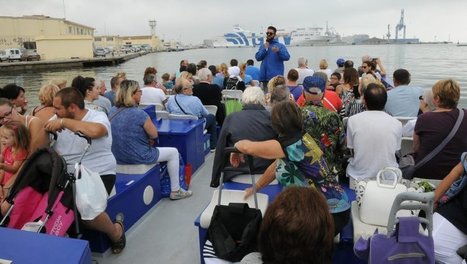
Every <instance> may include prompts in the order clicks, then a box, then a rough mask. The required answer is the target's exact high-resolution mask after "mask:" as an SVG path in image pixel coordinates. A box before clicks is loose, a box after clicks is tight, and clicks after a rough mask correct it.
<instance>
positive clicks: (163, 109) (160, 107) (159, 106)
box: [154, 103, 165, 111]
mask: <svg viewBox="0 0 467 264" xmlns="http://www.w3.org/2000/svg"><path fill="white" fill-rule="evenodd" d="M154 105H156V111H165V106H164V105H163V104H159V103H155V104H154Z"/></svg>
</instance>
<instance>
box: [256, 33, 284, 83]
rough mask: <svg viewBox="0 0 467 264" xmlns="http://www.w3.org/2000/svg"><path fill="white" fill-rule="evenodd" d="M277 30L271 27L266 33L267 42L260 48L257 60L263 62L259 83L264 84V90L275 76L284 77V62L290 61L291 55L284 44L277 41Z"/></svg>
mask: <svg viewBox="0 0 467 264" xmlns="http://www.w3.org/2000/svg"><path fill="white" fill-rule="evenodd" d="M276 31H277V30H276V28H275V27H273V26H269V27H268V30H267V32H266V42H264V45H261V46H260V47H259V50H258V52H256V55H255V58H256V60H257V61H262V62H261V67H260V75H259V81H261V82H262V83H263V88H264V87H266V84H267V82H268V81H269V80H270V79H271V78H272V77H274V76H277V75H284V61H288V60H289V59H290V54H289V52H288V51H287V48H286V47H285V45H284V44H282V43H279V41H277V40H276V39H275V37H276Z"/></svg>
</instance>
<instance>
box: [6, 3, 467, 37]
mask: <svg viewBox="0 0 467 264" xmlns="http://www.w3.org/2000/svg"><path fill="white" fill-rule="evenodd" d="M0 6H1V8H0V16H23V15H46V16H50V17H55V18H63V17H66V19H67V20H70V21H73V22H76V23H80V24H83V25H87V26H91V27H93V28H95V29H96V31H95V34H94V35H107V34H110V35H121V36H127V35H149V34H150V28H149V20H153V19H154V20H156V21H157V26H156V35H158V36H159V37H160V38H162V39H165V40H176V41H181V42H182V43H184V44H200V43H202V41H203V40H204V39H209V38H213V37H216V36H222V35H223V34H224V33H227V32H229V31H231V30H232V26H233V25H234V24H240V25H241V26H242V27H243V28H244V29H248V30H251V31H252V32H260V31H261V30H265V28H266V27H267V26H269V25H274V26H276V27H277V28H293V27H306V26H322V27H325V26H326V22H328V25H329V27H333V28H334V29H335V30H336V31H337V32H338V33H339V34H341V36H349V35H353V34H368V35H370V37H378V38H383V36H385V35H386V34H387V30H388V28H387V27H388V24H389V25H390V30H391V35H392V37H394V34H395V26H396V25H397V23H399V20H400V15H401V9H404V10H405V25H406V36H407V38H414V37H416V38H419V39H420V40H421V41H447V40H450V41H453V42H458V41H459V42H467V16H466V15H465V12H466V11H467V1H465V0H445V1H439V0H373V1H368V0H327V1H322V0H321V1H316V0H289V1H276V0H269V1H266V0H236V1H226V0H165V1H162V0H37V1H33V0H0ZM0 30H1V29H0Z"/></svg>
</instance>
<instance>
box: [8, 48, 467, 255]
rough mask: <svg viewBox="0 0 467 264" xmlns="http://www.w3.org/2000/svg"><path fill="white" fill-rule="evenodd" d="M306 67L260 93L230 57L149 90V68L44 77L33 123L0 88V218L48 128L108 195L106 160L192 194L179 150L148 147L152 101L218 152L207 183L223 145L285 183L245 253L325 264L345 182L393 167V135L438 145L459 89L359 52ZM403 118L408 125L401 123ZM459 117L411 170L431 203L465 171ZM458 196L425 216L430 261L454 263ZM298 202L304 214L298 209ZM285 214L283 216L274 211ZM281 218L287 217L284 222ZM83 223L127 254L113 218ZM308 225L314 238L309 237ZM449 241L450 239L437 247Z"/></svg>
mask: <svg viewBox="0 0 467 264" xmlns="http://www.w3.org/2000/svg"><path fill="white" fill-rule="evenodd" d="M307 64H308V61H307V60H306V59H305V58H303V57H300V58H299V59H298V67H297V68H295V69H290V70H289V71H288V74H287V76H286V77H284V76H281V75H278V76H274V77H273V78H271V79H270V80H269V82H268V83H267V87H266V86H265V87H259V80H258V79H259V76H258V75H259V69H258V68H256V67H255V66H254V65H253V60H248V61H247V62H245V63H241V64H240V66H239V63H238V61H237V60H236V59H232V60H231V61H230V67H228V66H227V64H225V63H222V64H220V65H219V66H215V65H210V66H209V67H208V65H207V63H206V61H200V62H199V63H198V65H196V64H194V63H188V61H187V60H182V61H181V62H180V69H179V71H178V72H176V73H175V74H168V73H165V74H163V76H162V77H163V78H162V82H158V81H157V70H156V69H155V68H154V67H148V68H146V69H145V71H144V74H143V78H142V81H143V82H142V83H143V86H140V85H139V83H138V82H137V81H135V80H127V79H126V75H125V74H124V73H118V74H117V75H116V76H115V77H113V78H111V80H110V87H111V89H110V90H109V91H106V88H105V83H104V82H103V81H101V80H99V79H95V78H93V77H82V76H77V77H75V78H74V79H73V81H72V84H71V87H66V84H65V85H63V82H58V80H52V81H51V82H50V83H48V84H46V85H44V86H43V87H42V88H41V89H40V91H39V101H40V105H39V106H37V107H35V108H34V109H33V110H32V111H31V115H29V114H26V112H27V103H28V101H27V100H26V97H25V90H24V88H22V87H20V86H18V85H16V84H8V85H6V86H5V87H3V89H1V90H0V97H1V98H0V121H1V124H2V126H1V128H0V136H1V138H2V150H1V153H2V155H1V163H0V184H1V188H0V198H1V200H2V201H3V203H2V208H1V209H2V214H4V213H5V212H6V210H7V209H8V204H7V202H5V201H4V198H5V196H6V195H7V193H8V191H9V188H11V185H12V184H13V183H14V181H15V177H16V174H17V172H18V171H19V170H20V168H21V165H22V163H23V162H24V161H25V160H26V159H27V157H28V156H29V155H31V154H32V153H33V152H35V151H36V150H37V149H38V148H41V147H44V146H47V145H48V144H49V137H48V135H47V132H57V134H58V138H57V140H56V141H57V142H56V144H55V145H54V148H55V150H56V151H57V152H58V153H59V154H60V155H62V156H63V157H64V158H65V160H66V161H67V163H68V164H74V162H75V161H76V160H77V159H78V158H79V154H80V153H81V152H82V150H83V148H84V144H85V141H84V140H83V139H81V138H79V137H77V136H76V135H75V134H74V132H77V131H79V132H81V133H83V134H84V135H86V136H88V137H90V138H92V139H93V144H92V145H91V147H90V150H89V151H88V153H87V154H86V155H85V157H84V159H83V164H84V165H86V166H87V167H89V168H90V169H91V170H93V171H94V172H97V173H99V175H100V176H101V179H102V181H103V182H104V185H105V187H106V189H107V192H108V193H110V191H111V190H112V188H113V186H114V184H115V178H116V166H117V164H154V163H157V162H167V167H168V174H169V177H170V184H171V193H170V199H172V200H178V199H183V198H187V197H190V196H191V195H192V192H191V191H189V190H184V189H182V188H181V187H180V184H179V180H178V179H179V175H178V173H179V170H180V168H179V156H180V154H179V152H178V150H177V149H176V148H173V147H158V146H157V145H156V144H155V140H156V139H157V137H158V131H157V127H156V125H155V124H154V123H153V120H152V119H151V118H150V116H149V115H148V114H147V113H146V112H145V111H144V110H143V109H141V108H139V107H138V106H139V105H140V104H141V105H153V104H158V105H162V107H163V108H164V110H167V111H168V112H169V113H170V114H176V115H191V116H194V117H195V118H198V119H201V120H204V127H205V129H206V130H207V132H208V133H209V134H210V139H209V143H210V148H211V150H212V152H214V151H215V154H214V155H215V156H214V163H213V168H212V175H211V182H210V186H211V187H217V186H219V184H221V183H220V182H219V181H220V174H221V173H222V169H223V166H224V165H225V164H227V163H229V162H230V163H231V164H232V165H234V166H245V164H244V158H243V156H242V154H233V155H231V156H230V159H228V158H226V157H225V152H224V149H225V148H226V147H232V146H235V147H236V148H237V149H238V150H239V151H240V152H241V153H244V154H248V155H252V156H254V171H253V173H255V174H262V176H261V177H260V179H259V180H258V181H257V182H256V189H257V190H260V189H261V188H263V187H265V186H266V185H268V184H269V183H271V182H272V181H273V180H274V179H276V180H277V181H278V182H279V184H280V185H282V186H284V187H290V188H285V190H284V191H283V192H282V193H281V194H280V195H279V196H278V197H277V199H276V200H275V201H274V202H273V203H272V204H271V205H270V207H269V208H268V210H267V213H266V215H265V216H264V221H263V224H262V227H261V231H260V236H259V251H260V252H259V253H258V254H259V255H256V256H255V255H251V256H249V258H262V261H263V262H265V263H285V262H281V260H285V259H288V263H294V261H291V259H289V258H292V257H293V258H296V259H297V261H298V260H300V259H302V258H305V259H306V258H308V257H309V258H317V257H318V256H319V258H321V259H323V262H329V260H330V257H331V255H332V238H333V237H334V236H335V235H337V234H339V232H340V231H341V230H342V228H343V227H344V226H345V225H346V224H347V223H348V221H349V218H350V203H351V201H350V200H349V198H348V197H347V194H346V192H345V191H344V187H343V186H344V185H347V184H349V187H350V189H353V188H354V186H355V184H357V183H358V182H359V181H368V180H371V179H374V178H375V177H376V174H377V173H378V171H379V170H380V169H383V168H385V167H398V159H399V158H400V151H401V141H402V138H403V136H405V137H407V138H410V139H411V140H413V149H412V151H411V152H412V154H413V156H414V159H415V163H417V162H419V161H421V160H422V159H423V158H424V157H426V156H427V155H429V154H430V152H432V151H433V149H435V148H436V147H437V146H438V145H439V144H440V143H441V142H442V141H443V139H444V138H446V137H447V135H448V134H449V133H450V132H451V130H452V128H453V127H454V124H455V123H456V120H457V117H458V116H459V114H460V112H461V111H465V110H463V109H459V108H458V102H459V98H460V87H459V84H458V83H457V82H456V81H455V80H452V79H447V80H440V81H438V82H436V83H435V84H434V85H433V87H432V89H430V90H427V91H423V90H422V89H421V88H420V87H417V86H412V85H410V82H411V76H410V73H409V71H407V70H406V69H397V70H396V71H394V73H393V76H392V78H393V85H392V84H391V82H390V81H389V78H388V76H387V74H386V71H385V69H384V67H383V66H382V63H381V61H380V59H373V60H372V59H371V58H370V57H369V56H364V57H363V58H362V66H361V67H359V68H358V69H356V68H354V63H353V62H352V61H350V60H347V61H345V60H344V59H342V58H339V60H338V61H337V62H336V64H337V66H338V67H337V69H336V71H335V72H333V71H331V70H330V68H329V65H328V63H327V62H326V60H321V61H320V64H319V69H316V71H313V70H312V69H310V68H308V65H307ZM58 83H60V85H61V86H58V85H57V84H58ZM263 89H264V90H263ZM223 90H240V91H242V96H241V100H240V101H241V104H242V110H241V111H237V112H233V113H228V112H227V110H226V105H225V104H224V101H225V98H223V95H222V91H223ZM263 91H266V92H263ZM207 105H215V106H216V108H217V111H216V112H215V113H210V112H209V111H208V110H207V108H206V106H207ZM401 118H411V119H413V120H411V121H409V122H408V123H407V125H406V126H404V127H403V125H402V123H401V122H400V119H401ZM465 119H467V116H465V117H464V118H463V120H462V123H461V125H460V127H459V129H458V131H457V133H456V134H455V135H454V137H453V138H452V140H450V141H449V142H448V143H447V144H446V146H445V147H444V148H443V149H442V150H441V151H440V152H439V153H438V154H437V155H436V156H435V157H434V158H432V160H431V162H428V163H426V164H425V165H423V166H421V167H420V168H418V169H417V171H416V172H415V177H417V178H421V179H430V180H437V183H439V187H438V188H437V189H436V196H435V199H436V201H438V200H439V199H441V197H442V196H443V194H444V192H445V191H446V190H447V189H449V187H450V185H451V184H452V183H453V182H454V181H455V180H456V179H458V178H459V177H460V176H461V175H462V174H465V169H466V168H465V167H466V163H465V154H464V156H463V157H464V160H461V162H460V163H459V157H461V154H462V153H464V152H466V150H467V138H466V137H464V136H463V135H465V134H466V133H467V121H466V120H465ZM218 127H220V132H219V134H218ZM406 131H408V132H406ZM72 170H73V168H69V171H72ZM224 176H225V177H224V181H230V180H231V179H232V178H234V177H235V176H236V174H235V173H233V172H228V173H226V174H225V175H224ZM347 181H349V182H347ZM294 186H297V187H302V188H297V187H294ZM310 190H313V191H310ZM465 193H466V191H465V188H464V189H463V190H462V191H461V193H460V194H459V195H458V196H456V198H455V199H453V200H450V201H449V202H447V203H446V205H443V206H440V207H439V209H438V210H437V211H436V213H435V218H434V225H435V228H438V231H436V232H434V236H435V238H438V237H441V238H443V239H440V240H436V239H435V246H436V247H435V250H436V256H437V259H438V260H439V261H440V262H446V263H458V261H459V259H458V258H456V257H452V255H453V254H454V255H455V251H456V250H457V248H458V247H460V246H463V245H465V244H467V235H466V234H467V233H466V232H467V222H466V220H465V219H467V210H466V209H465V208H466V207H467V200H466V199H465V197H466V196H465ZM251 194H252V189H251V188H248V189H246V190H245V197H248V196H250V195H251ZM300 198H303V200H301V199H300ZM307 199H308V200H309V201H310V202H309V203H308V204H307V203H305V201H308V200H307ZM323 204H327V207H326V205H324V206H323ZM298 205H300V206H301V207H300V208H299V207H295V206H298ZM323 208H326V210H322V209H323ZM283 211H287V212H290V214H282V212H283ZM315 213H316V214H319V215H320V216H321V218H320V219H319V221H318V220H317V221H311V220H310V219H309V218H313V216H310V215H314V214H315ZM292 214H293V215H295V214H296V215H297V217H291V215H292ZM309 216H310V217H309ZM331 219H332V220H331ZM276 221H279V222H276ZM294 221H296V222H297V225H308V224H310V228H307V229H305V230H302V229H299V230H293V229H287V230H283V229H284V225H286V224H279V223H287V224H289V223H291V222H294ZM308 221H310V222H308ZM83 222H84V224H85V225H86V226H88V227H89V228H91V229H96V230H99V231H102V232H104V233H105V234H106V235H107V236H108V237H109V239H110V240H111V241H112V252H113V253H116V254H118V253H120V252H121V251H122V250H123V248H124V247H125V243H126V238H125V230H124V225H123V222H121V221H117V222H115V223H113V222H112V220H111V219H110V217H109V216H108V215H107V214H106V213H105V212H103V213H101V214H100V215H99V216H97V217H96V218H95V219H93V220H86V221H83ZM317 229H320V230H322V232H321V233H319V234H314V235H312V234H313V233H314V232H315V231H316V230H317ZM446 230H449V231H446ZM442 231H446V232H448V233H449V234H451V235H449V236H448V235H446V234H448V233H444V232H442ZM297 232H298V233H301V232H309V233H310V234H309V236H310V237H309V239H308V238H307V239H304V241H303V243H302V242H301V240H297V241H294V239H292V238H295V237H299V235H298V233H297ZM453 232H454V233H453ZM288 236H291V237H292V238H291V237H288ZM448 240H456V241H459V242H458V243H447V242H443V241H448ZM284 243H285V244H284ZM317 244H319V247H318V249H317V248H316V245H317ZM304 247H309V248H313V250H310V251H309V252H308V253H309V254H308V255H307V254H304V255H303V256H300V254H298V253H297V254H295V253H294V252H296V251H300V252H301V253H303V252H304V251H306V250H304V249H303V248H304ZM277 248H281V249H283V250H282V251H277V250H276V249H277ZM292 249H294V250H292ZM292 255H293V256H292ZM293 258H292V259H293ZM251 263H261V262H260V261H258V262H255V261H254V260H253V262H251ZM300 263H301V262H300ZM303 263H306V262H303Z"/></svg>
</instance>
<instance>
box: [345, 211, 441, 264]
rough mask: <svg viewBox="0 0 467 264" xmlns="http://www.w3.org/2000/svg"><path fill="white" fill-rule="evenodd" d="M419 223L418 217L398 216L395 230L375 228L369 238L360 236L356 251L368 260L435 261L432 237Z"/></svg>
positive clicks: (412, 263)
mask: <svg viewBox="0 0 467 264" xmlns="http://www.w3.org/2000/svg"><path fill="white" fill-rule="evenodd" d="M419 225H420V220H419V219H418V217H399V223H398V224H397V226H396V230H395V231H394V233H393V234H391V235H389V236H388V235H384V234H378V233H377V231H376V232H375V234H374V235H373V236H371V237H370V238H369V239H368V240H366V239H363V238H362V237H360V239H358V241H357V242H355V245H354V252H355V255H356V256H357V257H358V258H360V259H363V260H368V263H381V264H384V263H388V264H389V263H391V264H396V263H397V264H418V263H420V264H422V263H423V264H426V263H433V264H434V263H435V251H434V245H433V237H431V236H425V235H422V234H420V233H419V231H418V230H419Z"/></svg>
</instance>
